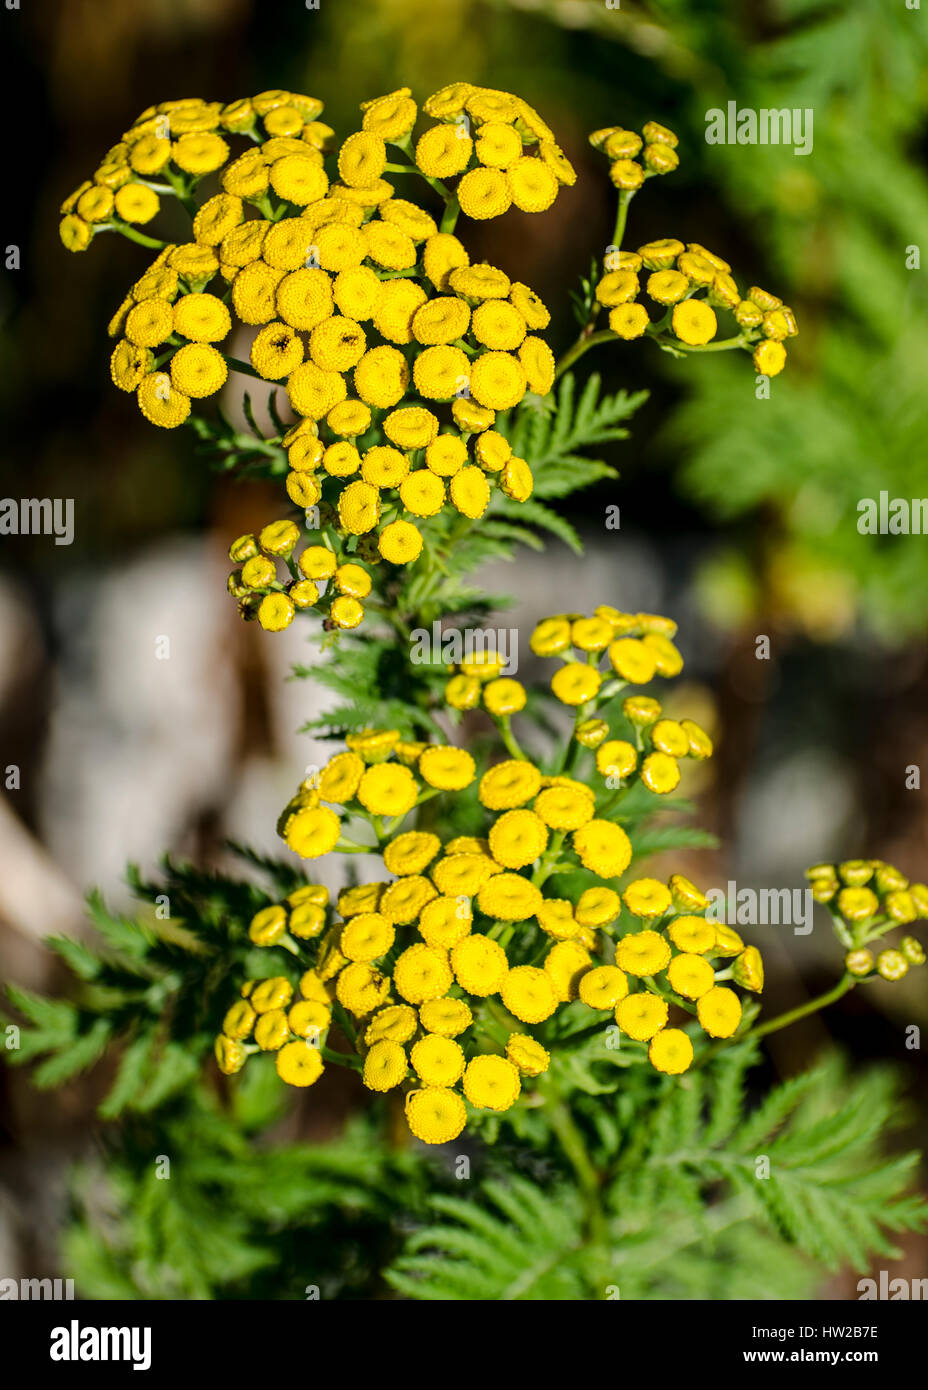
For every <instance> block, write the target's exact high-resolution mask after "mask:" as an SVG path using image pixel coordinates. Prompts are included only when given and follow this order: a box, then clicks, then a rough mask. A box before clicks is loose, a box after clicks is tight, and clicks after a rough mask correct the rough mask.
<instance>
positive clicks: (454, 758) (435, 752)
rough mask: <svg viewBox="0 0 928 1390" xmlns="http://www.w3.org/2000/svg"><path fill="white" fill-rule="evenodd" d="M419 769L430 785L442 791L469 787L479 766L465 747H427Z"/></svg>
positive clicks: (420, 760)
mask: <svg viewBox="0 0 928 1390" xmlns="http://www.w3.org/2000/svg"><path fill="white" fill-rule="evenodd" d="M419 771H420V772H421V774H422V776H423V777H424V778H425V780H426V782H428V784H429V786H430V787H438V788H440V789H441V790H442V791H461V790H463V788H464V787H469V786H470V784H471V782H472V781H473V780H474V777H475V776H476V772H477V768H476V765H475V763H474V760H473V758H472V757H471V755H470V754H469V753H467V752H465V751H464V749H463V748H443V747H437V746H432V747H429V748H426V750H425V752H424V753H423V754H422V756H421V758H420V759H419Z"/></svg>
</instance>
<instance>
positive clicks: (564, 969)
mask: <svg viewBox="0 0 928 1390" xmlns="http://www.w3.org/2000/svg"><path fill="white" fill-rule="evenodd" d="M590 965H591V959H590V953H589V951H588V950H587V949H586V947H585V946H583V945H582V944H581V943H580V942H579V941H559V942H558V943H557V945H556V946H552V948H551V950H550V951H549V952H548V954H547V956H546V957H545V963H544V969H545V974H546V975H547V976H548V979H549V980H550V981H551V984H552V985H553V986H554V992H555V994H556V995H557V997H558V999H559V1000H560V1001H561V1002H562V1003H567V1001H568V1000H571V999H576V998H578V995H579V986H580V980H581V978H582V977H583V975H584V974H585V972H586V971H587V970H588V969H589V968H590Z"/></svg>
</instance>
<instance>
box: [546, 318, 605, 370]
mask: <svg viewBox="0 0 928 1390" xmlns="http://www.w3.org/2000/svg"><path fill="white" fill-rule="evenodd" d="M615 336H616V335H615V334H614V333H613V331H612V329H611V328H600V329H599V331H598V332H596V333H591V334H590V335H589V337H587V338H579V339H578V340H577V342H575V343H574V345H573V347H571V348H568V349H567V351H566V352H565V353H564V356H563V357H562V358H561V360H560V361H559V362H558V364H557V367H556V368H555V372H554V379H555V381H557V379H558V378H559V377H561V376H563V375H564V373H565V372H566V371H567V369H568V367H572V366H573V364H574V363H575V362H576V361H577V359H578V358H579V357H582V356H583V354H584V353H585V352H589V350H590V348H591V347H597V346H598V345H599V344H600V343H608V342H610V341H614V340H615Z"/></svg>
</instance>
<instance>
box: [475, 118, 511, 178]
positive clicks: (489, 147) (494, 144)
mask: <svg viewBox="0 0 928 1390" xmlns="http://www.w3.org/2000/svg"><path fill="white" fill-rule="evenodd" d="M474 153H475V154H476V156H477V158H478V159H479V160H480V163H481V164H484V165H487V166H489V167H490V168H493V169H505V168H507V167H508V166H509V165H510V164H514V163H515V161H516V160H517V159H519V158H520V156H521V154H522V138H521V136H520V135H519V133H518V132H517V131H515V130H513V128H512V126H511V125H504V124H502V123H501V122H498V121H486V122H485V123H484V124H483V125H482V126H481V127H480V130H479V133H478V136H477V141H476V144H475V146H474Z"/></svg>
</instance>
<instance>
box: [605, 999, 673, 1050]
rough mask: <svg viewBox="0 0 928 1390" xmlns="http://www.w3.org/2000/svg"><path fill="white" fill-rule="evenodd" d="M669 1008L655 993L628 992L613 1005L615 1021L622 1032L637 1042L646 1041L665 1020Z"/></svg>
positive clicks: (660, 1027) (658, 1029)
mask: <svg viewBox="0 0 928 1390" xmlns="http://www.w3.org/2000/svg"><path fill="white" fill-rule="evenodd" d="M668 1013H669V1010H668V1008H667V1005H666V1003H665V1002H664V1000H663V999H660V998H659V997H658V996H657V995H656V994H646V993H640V994H630V995H629V996H628V997H627V998H626V999H621V1000H620V1001H619V1003H618V1004H617V1005H616V1007H615V1021H616V1023H617V1024H618V1025H619V1027H620V1029H621V1030H622V1032H623V1033H627V1034H628V1036H629V1037H630V1038H634V1039H635V1040H636V1041H637V1042H647V1040H648V1039H649V1038H653V1037H654V1035H655V1033H657V1032H659V1031H660V1029H662V1028H663V1026H664V1024H665V1023H666V1022H667V1015H668Z"/></svg>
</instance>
